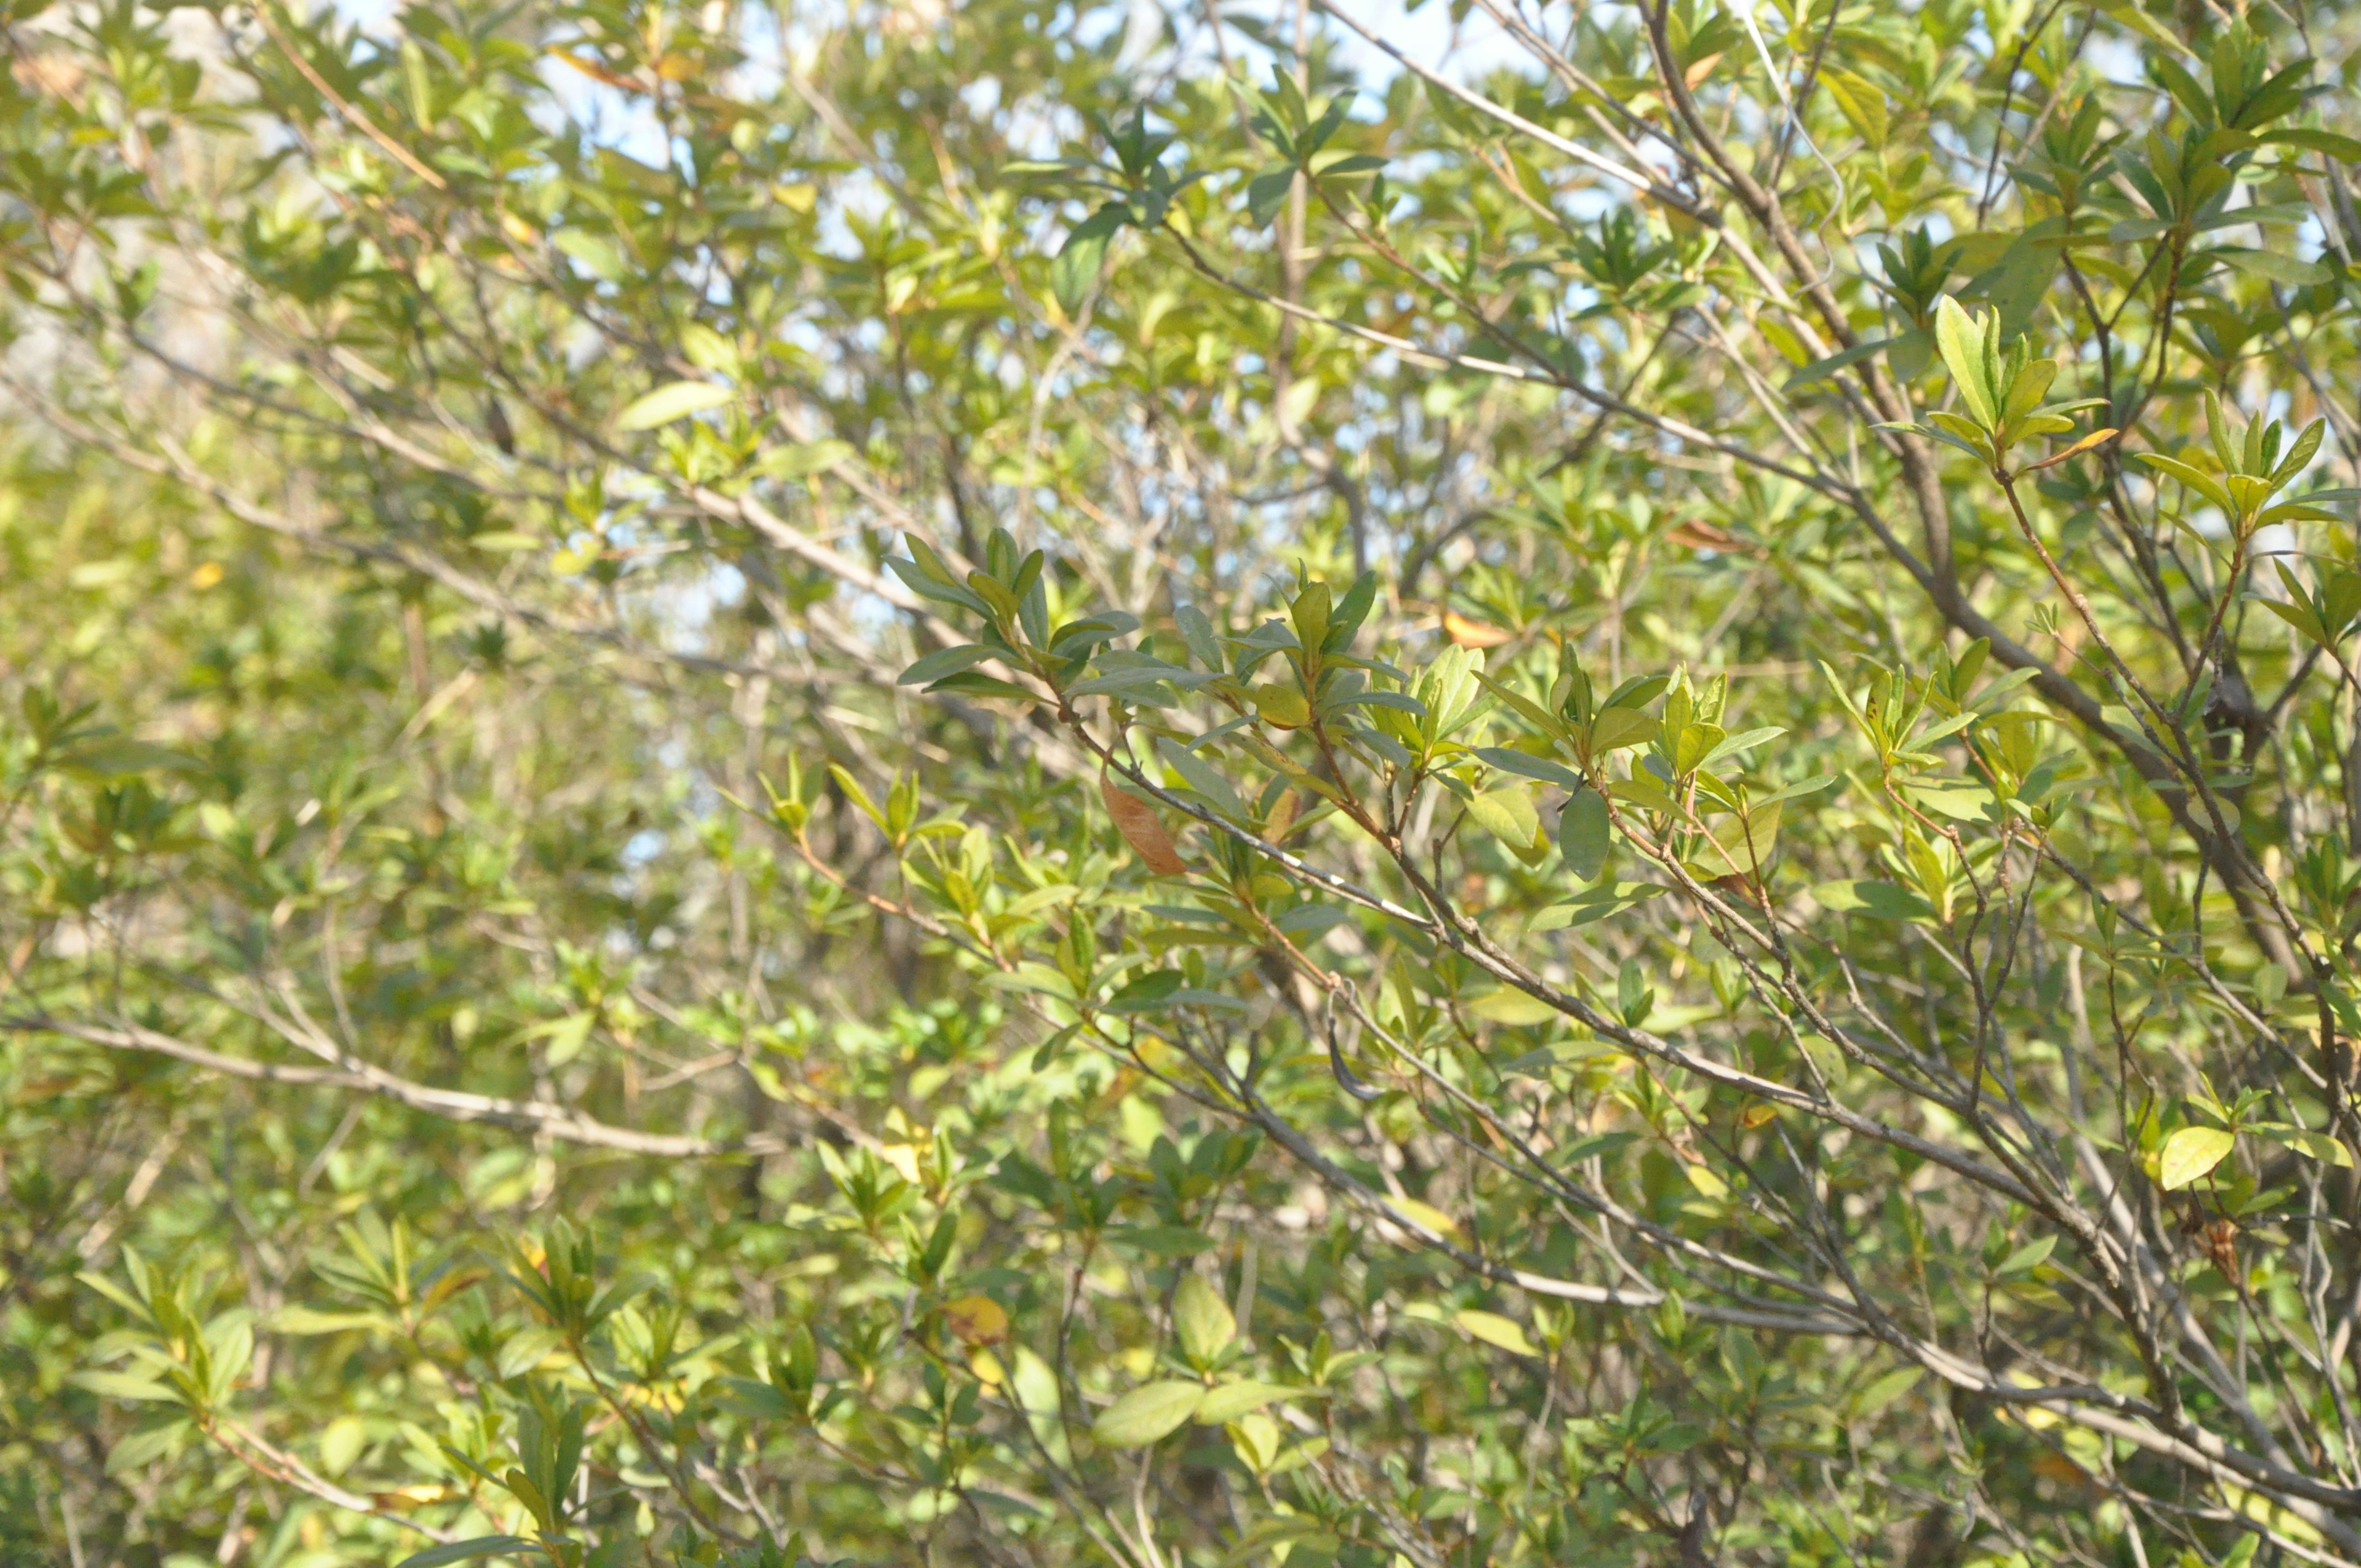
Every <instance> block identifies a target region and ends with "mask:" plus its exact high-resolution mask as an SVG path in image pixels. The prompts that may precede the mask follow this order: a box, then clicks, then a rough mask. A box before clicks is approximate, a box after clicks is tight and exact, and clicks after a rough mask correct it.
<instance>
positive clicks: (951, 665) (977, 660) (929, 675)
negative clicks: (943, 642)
mask: <svg viewBox="0 0 2361 1568" xmlns="http://www.w3.org/2000/svg"><path fill="white" fill-rule="evenodd" d="M992 656H993V651H992V650H991V649H990V648H987V647H985V646H984V645H983V643H981V642H969V643H965V644H963V645H961V646H960V647H957V648H938V649H937V650H935V651H934V652H931V653H929V654H928V655H927V656H926V657H925V658H923V659H920V660H919V661H918V662H917V663H914V664H912V665H911V666H910V667H909V668H908V669H906V670H905V671H903V672H902V674H901V675H900V676H899V677H898V678H897V679H896V680H895V685H905V686H917V685H926V684H927V683H928V682H929V681H939V680H941V679H942V678H944V677H945V676H946V675H955V674H959V673H960V672H961V671H962V670H965V669H968V668H970V667H972V666H973V665H976V664H981V663H983V662H984V661H985V660H986V659H989V658H991V657H992Z"/></svg>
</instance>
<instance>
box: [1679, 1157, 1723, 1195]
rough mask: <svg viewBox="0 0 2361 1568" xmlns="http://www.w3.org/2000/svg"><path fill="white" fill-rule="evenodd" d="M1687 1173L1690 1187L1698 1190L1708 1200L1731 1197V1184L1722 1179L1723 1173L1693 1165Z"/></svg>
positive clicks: (1703, 1166)
mask: <svg viewBox="0 0 2361 1568" xmlns="http://www.w3.org/2000/svg"><path fill="white" fill-rule="evenodd" d="M1687 1172H1688V1179H1689V1185H1690V1186H1691V1187H1694V1188H1696V1189H1697V1191H1698V1192H1699V1193H1700V1194H1702V1195H1703V1196H1705V1197H1708V1198H1727V1197H1729V1196H1730V1183H1729V1182H1727V1181H1724V1180H1723V1179H1721V1173H1720V1172H1719V1171H1718V1170H1716V1169H1714V1168H1712V1167H1711V1166H1708V1165H1692V1166H1689V1167H1688V1168H1687Z"/></svg>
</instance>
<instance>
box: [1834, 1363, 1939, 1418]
mask: <svg viewBox="0 0 2361 1568" xmlns="http://www.w3.org/2000/svg"><path fill="white" fill-rule="evenodd" d="M1924 1376H1927V1374H1926V1371H1925V1369H1924V1368H1922V1367H1916V1366H1904V1367H1898V1368H1896V1369H1895V1370H1894V1371H1892V1372H1888V1373H1886V1374H1884V1375H1883V1376H1880V1377H1877V1378H1874V1379H1872V1381H1871V1382H1870V1384H1869V1385H1868V1387H1864V1388H1863V1389H1861V1392H1860V1393H1858V1394H1856V1395H1854V1396H1853V1398H1852V1409H1853V1415H1854V1417H1855V1418H1856V1419H1859V1420H1867V1419H1868V1418H1869V1417H1871V1416H1873V1415H1875V1414H1877V1412H1878V1411H1880V1410H1882V1409H1885V1407H1886V1406H1888V1405H1890V1404H1892V1403H1894V1400H1896V1399H1899V1398H1902V1396H1903V1395H1905V1394H1907V1393H1908V1392H1910V1390H1911V1389H1913V1388H1915V1387H1917V1386H1918V1380H1919V1379H1920V1378H1921V1377H1924Z"/></svg>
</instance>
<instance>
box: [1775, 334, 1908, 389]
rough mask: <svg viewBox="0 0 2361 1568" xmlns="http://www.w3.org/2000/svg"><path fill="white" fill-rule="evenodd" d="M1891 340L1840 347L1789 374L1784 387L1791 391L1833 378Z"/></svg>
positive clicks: (1882, 339)
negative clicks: (1825, 356)
mask: <svg viewBox="0 0 2361 1568" xmlns="http://www.w3.org/2000/svg"><path fill="white" fill-rule="evenodd" d="M1892 341H1893V340H1892V339H1890V338H1883V337H1877V338H1872V339H1870V340H1869V341H1868V342H1866V343H1856V344H1854V345H1852V346H1851V347H1850V348H1846V349H1840V350H1839V351H1838V352H1836V353H1834V354H1831V355H1829V356H1828V357H1827V358H1825V359H1815V360H1813V361H1812V362H1811V363H1810V364H1809V365H1806V366H1804V367H1802V368H1800V369H1798V370H1796V371H1795V373H1794V374H1793V375H1791V376H1789V377H1788V378H1787V379H1786V381H1785V383H1784V388H1785V389H1786V390H1788V391H1791V392H1792V391H1794V390H1795V389H1796V388H1798V387H1807V386H1809V385H1811V384H1812V383H1813V382H1815V381H1827V380H1830V379H1833V378H1835V376H1836V373H1837V372H1838V371H1839V370H1841V369H1843V368H1845V367H1847V366H1849V365H1858V364H1860V363H1861V361H1862V360H1864V359H1866V358H1868V357H1869V356H1871V355H1872V354H1875V353H1876V352H1877V351H1878V350H1879V349H1881V348H1883V347H1884V346H1885V345H1887V344H1888V343H1890V342H1892Z"/></svg>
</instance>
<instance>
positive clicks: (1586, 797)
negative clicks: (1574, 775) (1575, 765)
mask: <svg viewBox="0 0 2361 1568" xmlns="http://www.w3.org/2000/svg"><path fill="white" fill-rule="evenodd" d="M1612 827H1613V825H1612V823H1611V822H1610V820H1609V815H1608V807H1607V797H1606V796H1605V795H1601V794H1599V793H1598V791H1597V790H1595V789H1589V788H1587V787H1586V788H1583V789H1578V790H1576V791H1575V792H1574V794H1573V795H1572V796H1570V797H1569V798H1568V799H1567V801H1566V803H1565V809H1563V810H1562V811H1560V812H1559V813H1558V817H1557V845H1558V852H1559V853H1560V854H1562V855H1564V856H1565V869H1566V870H1568V871H1570V872H1573V873H1574V874H1575V875H1576V876H1577V877H1580V878H1581V879H1582V880H1583V881H1584V882H1596V881H1598V874H1599V872H1602V871H1604V870H1605V869H1606V867H1607V850H1608V847H1609V838H1610V835H1611V831H1612Z"/></svg>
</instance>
